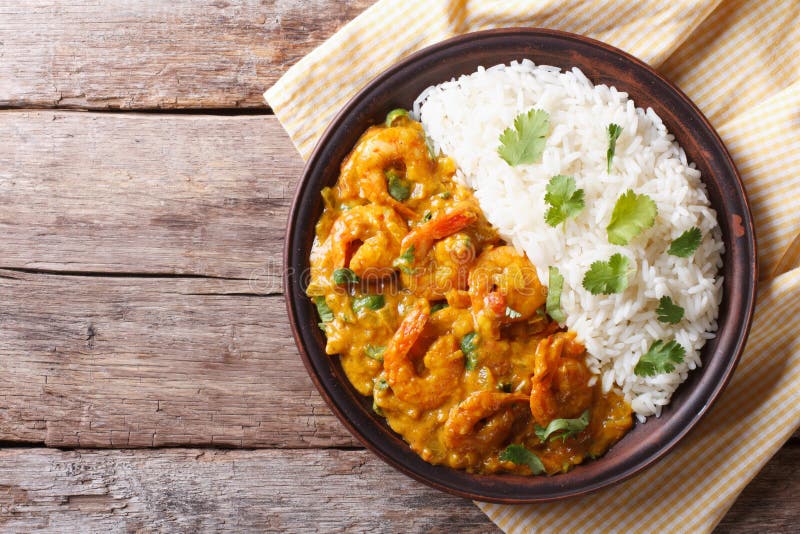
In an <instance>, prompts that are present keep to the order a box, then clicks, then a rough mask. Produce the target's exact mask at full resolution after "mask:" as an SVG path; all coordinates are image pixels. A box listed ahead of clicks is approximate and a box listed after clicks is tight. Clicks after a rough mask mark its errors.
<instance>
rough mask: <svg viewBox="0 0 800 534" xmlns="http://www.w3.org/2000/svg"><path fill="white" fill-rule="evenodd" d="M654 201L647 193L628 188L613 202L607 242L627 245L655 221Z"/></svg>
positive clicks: (607, 228) (656, 210)
mask: <svg viewBox="0 0 800 534" xmlns="http://www.w3.org/2000/svg"><path fill="white" fill-rule="evenodd" d="M657 212H658V209H657V208H656V203H655V202H653V199H652V198H650V197H649V196H647V195H637V194H636V193H634V192H633V189H628V190H627V191H625V193H623V194H622V196H621V197H619V198H618V199H617V203H616V204H614V211H613V212H611V222H610V223H608V226H607V227H606V230H607V231H608V242H609V243H613V244H615V245H627V244H628V242H629V241H630V240H631V239H633V238H634V237H636V236H637V235H639V234H640V233H642V230H644V229H645V228H650V227H651V226H653V224H654V223H655V222H656V213H657Z"/></svg>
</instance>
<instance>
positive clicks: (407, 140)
mask: <svg viewBox="0 0 800 534" xmlns="http://www.w3.org/2000/svg"><path fill="white" fill-rule="evenodd" d="M433 166H434V161H433V160H432V159H431V157H430V154H429V153H428V145H427V143H426V142H425V135H424V133H423V131H422V127H421V126H419V125H417V124H412V125H400V126H393V127H391V128H385V127H381V126H377V127H373V128H370V129H369V130H367V132H366V133H365V134H364V135H363V136H362V137H361V139H360V140H359V142H358V144H357V145H356V148H355V150H353V153H352V154H351V156H350V157H349V158H348V159H347V160H346V161H345V163H344V164H343V165H342V175H341V178H340V179H339V185H338V187H339V190H340V193H341V197H342V198H356V197H357V198H363V199H366V200H369V201H370V202H374V203H377V204H383V205H388V206H391V207H393V208H394V209H396V210H397V211H398V212H399V213H400V214H402V215H403V216H405V217H407V218H410V219H416V218H417V217H418V216H417V214H416V213H415V212H414V211H413V210H411V208H409V207H408V206H406V205H404V204H403V203H402V202H400V201H398V200H396V199H395V198H393V197H392V196H391V195H389V191H388V189H387V183H386V175H385V172H386V171H387V170H389V169H391V168H398V167H399V168H401V169H403V170H404V171H405V177H406V178H407V179H408V180H410V181H412V182H413V181H417V179H418V178H423V177H426V176H427V175H428V174H429V173H430V171H431V169H432V168H433Z"/></svg>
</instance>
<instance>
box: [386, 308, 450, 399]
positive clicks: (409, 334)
mask: <svg viewBox="0 0 800 534" xmlns="http://www.w3.org/2000/svg"><path fill="white" fill-rule="evenodd" d="M429 317H430V308H429V307H428V303H427V301H425V300H420V301H419V302H418V303H417V304H416V305H414V306H413V307H412V308H411V310H410V311H409V312H408V314H407V315H406V316H405V318H404V319H403V321H402V322H401V323H400V328H398V329H397V332H395V334H394V336H392V339H391V340H390V341H389V344H388V346H387V347H386V351H385V352H384V353H383V369H384V372H385V373H386V381H387V382H389V385H390V386H391V388H392V391H394V394H395V395H396V396H397V397H398V398H399V399H400V400H402V401H405V402H407V403H409V404H412V405H414V406H416V407H418V408H419V409H422V410H430V409H433V408H438V407H439V406H441V405H442V404H443V403H444V402H445V401H446V400H447V398H448V397H449V396H450V395H451V393H452V391H453V387H454V384H457V382H458V379H459V377H460V376H461V375H462V373H463V372H464V355H463V353H462V352H461V350H460V349H459V348H458V342H457V340H456V337H455V336H453V335H452V334H447V335H444V336H442V337H440V338H438V339H437V340H436V341H434V342H433V344H431V346H430V347H429V348H428V350H427V352H426V353H425V356H424V358H423V363H424V364H425V367H426V369H427V372H426V373H424V374H423V375H419V374H417V369H416V365H415V364H414V362H413V361H412V359H411V358H410V357H409V352H410V351H411V349H412V347H413V346H414V344H415V343H416V342H417V341H418V340H419V338H420V335H421V334H422V331H423V330H424V328H425V324H426V323H427V322H428V318H429Z"/></svg>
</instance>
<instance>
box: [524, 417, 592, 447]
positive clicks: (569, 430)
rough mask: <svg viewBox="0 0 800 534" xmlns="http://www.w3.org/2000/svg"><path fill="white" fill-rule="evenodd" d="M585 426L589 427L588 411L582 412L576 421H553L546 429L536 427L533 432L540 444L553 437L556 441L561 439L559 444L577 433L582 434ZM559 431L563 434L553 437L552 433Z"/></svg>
mask: <svg viewBox="0 0 800 534" xmlns="http://www.w3.org/2000/svg"><path fill="white" fill-rule="evenodd" d="M587 426H589V410H586V411H584V412H583V413H582V414H581V416H580V417H578V418H576V419H553V420H552V421H550V423H549V424H548V425H547V428H542V427H540V426H539V425H536V427H535V428H534V430H535V432H536V436H537V437H538V438H539V439H540V440H542V443H544V442H545V441H547V440H548V439H549V438H553V437H555V438H556V439H557V438H561V442H562V443H563V442H565V441H567V438H571V437H573V436H575V435H576V434H577V433H578V432H582V431H583V430H584V429H585V428H586V427H587ZM561 431H563V433H561V434H558V435H557V436H553V434H554V433H556V432H561Z"/></svg>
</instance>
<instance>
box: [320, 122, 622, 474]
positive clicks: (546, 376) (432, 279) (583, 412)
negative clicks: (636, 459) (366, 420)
mask: <svg viewBox="0 0 800 534" xmlns="http://www.w3.org/2000/svg"><path fill="white" fill-rule="evenodd" d="M455 174H456V164H455V162H454V161H453V160H452V159H451V158H449V157H447V156H442V155H440V156H437V157H434V156H432V155H431V151H430V150H429V147H428V143H427V141H426V137H425V132H424V131H423V128H422V126H421V125H420V124H419V123H418V122H416V121H414V120H412V119H411V118H410V117H409V116H408V114H407V113H406V112H405V111H404V110H395V111H392V112H391V113H389V115H388V116H387V119H386V122H385V124H379V125H375V126H372V127H370V128H369V129H368V130H367V131H366V132H365V133H364V134H363V135H362V136H361V138H360V139H359V141H358V143H357V144H356V146H355V148H354V149H353V150H352V152H351V153H350V154H349V155H348V156H347V158H346V159H345V160H344V162H343V163H342V166H341V174H340V176H339V179H338V181H337V182H336V184H335V185H334V186H333V187H329V188H325V189H323V191H322V196H323V199H324V203H325V207H324V211H323V213H322V215H321V217H320V219H319V221H318V222H317V226H316V234H315V240H314V245H313V249H312V252H311V257H310V263H311V278H310V282H309V285H308V288H307V294H308V296H309V297H310V298H311V299H312V300H313V301H314V303H315V304H316V307H317V310H318V312H319V316H320V327H321V328H322V330H323V331H324V332H325V336H326V338H327V345H326V352H327V353H328V354H329V355H331V356H334V355H338V357H339V358H340V359H341V365H342V368H343V369H344V371H345V373H346V375H347V377H348V379H349V381H350V382H351V384H352V385H353V387H354V388H355V389H356V390H357V391H358V392H359V393H361V394H362V395H365V396H372V398H373V409H374V410H375V412H376V413H377V414H378V415H380V416H382V417H385V418H386V421H387V423H388V425H389V426H390V427H391V428H392V429H393V430H394V431H395V432H397V433H398V434H399V435H401V436H402V437H403V439H404V440H405V441H406V442H407V443H408V445H409V446H410V447H411V448H412V449H413V450H414V451H415V452H416V453H417V454H418V455H419V456H420V457H421V458H423V459H424V460H425V461H427V462H429V463H432V464H437V465H446V466H449V467H452V468H457V469H465V470H467V471H469V472H472V473H478V474H489V473H501V472H509V473H516V474H522V475H527V474H541V473H546V474H549V475H552V474H556V473H560V472H566V471H569V470H570V469H571V468H572V467H573V466H575V465H577V464H580V463H581V462H583V461H584V460H585V459H586V458H587V457H588V458H596V457H598V456H600V455H602V454H604V453H605V452H606V451H607V450H608V449H609V447H611V446H612V445H613V444H614V443H615V442H617V441H618V440H619V439H620V438H621V437H622V436H623V435H624V434H625V433H626V432H627V431H628V430H629V429H630V428H631V426H632V425H633V418H632V411H631V407H630V406H629V405H628V403H627V402H626V401H625V400H624V398H623V396H622V394H621V393H620V392H618V391H615V390H613V389H612V390H611V391H609V392H607V393H604V392H603V391H602V388H601V386H600V384H599V381H598V380H597V378H596V377H595V376H594V375H592V373H591V372H590V371H589V369H588V367H587V365H586V361H585V356H586V351H585V348H584V346H583V345H582V344H581V343H580V342H579V341H578V340H576V337H575V334H574V333H573V332H570V331H565V330H564V329H563V328H560V327H559V325H558V323H557V322H555V321H553V320H552V319H550V318H549V317H548V316H547V314H546V313H545V301H546V299H547V289H546V288H545V287H544V286H543V285H542V284H541V283H540V281H539V278H538V276H537V273H536V269H535V267H534V266H533V264H531V262H530V261H529V260H528V258H527V257H526V256H525V255H524V254H520V253H519V252H518V251H517V250H516V249H515V248H514V247H512V246H509V245H507V244H505V243H504V242H503V241H502V240H501V239H500V237H499V236H498V234H497V232H496V230H495V229H494V228H493V227H492V226H491V225H490V224H489V223H488V222H487V220H486V218H485V217H484V214H483V212H482V211H481V208H480V205H479V204H478V201H477V199H476V198H475V196H474V195H473V193H472V191H471V190H470V189H469V188H467V187H465V186H463V185H461V184H460V183H459V182H458V181H456V180H455Z"/></svg>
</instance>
